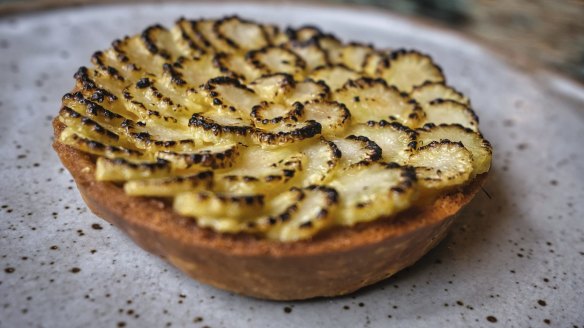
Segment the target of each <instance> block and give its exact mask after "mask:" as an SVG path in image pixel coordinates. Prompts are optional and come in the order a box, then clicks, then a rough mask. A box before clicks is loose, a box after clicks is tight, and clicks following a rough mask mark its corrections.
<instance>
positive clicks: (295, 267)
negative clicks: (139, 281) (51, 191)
mask: <svg viewBox="0 0 584 328" xmlns="http://www.w3.org/2000/svg"><path fill="white" fill-rule="evenodd" d="M92 63H93V65H92V66H91V67H81V68H80V69H79V70H78V71H77V73H75V75H74V78H75V81H76V84H75V86H74V88H73V89H72V91H71V92H69V93H67V94H65V95H64V96H63V105H62V107H61V109H60V111H59V115H58V116H57V117H56V118H55V120H54V121H53V126H54V131H55V142H54V144H53V146H54V149H55V150H56V152H57V153H58V155H59V157H60V159H61V161H62V162H63V164H64V166H65V167H66V168H67V169H68V170H69V172H70V173H71V174H72V175H73V178H74V179H75V182H76V184H77V186H78V189H79V191H80V192H81V195H82V196H83V198H84V200H85V202H86V203H87V205H88V207H89V208H90V209H91V210H92V211H93V212H94V213H95V214H96V215H98V216H100V217H102V218H103V219H105V220H107V221H109V222H111V223H112V224H114V225H116V226H117V227H119V228H121V229H122V230H124V231H125V232H126V233H127V234H128V235H129V236H130V237H131V238H132V239H133V240H134V241H135V242H136V243H137V244H138V245H140V246H141V247H143V248H144V249H146V250H148V251H150V252H152V253H155V254H157V255H159V256H161V257H163V258H165V259H166V260H167V261H169V262H170V263H172V264H173V265H175V266H176V267H178V268H180V269H181V270H182V271H184V272H185V273H187V274H188V275H189V276H191V277H193V278H195V279H197V280H199V281H201V282H203V283H206V284H209V285H212V286H215V287H218V288H222V289H225V290H229V291H233V292H236V293H240V294H244V295H248V296H253V297H258V298H265V299H272V300H298V299H307V298H313V297H319V296H337V295H342V294H347V293H350V292H352V291H355V290H357V289H359V288H361V287H363V286H367V285H369V284H372V283H375V282H377V281H380V280H382V279H384V278H387V277H389V276H391V275H393V274H394V273H396V272H397V271H399V270H401V269H403V268H405V267H407V266H409V265H412V264H413V263H415V262H416V261H417V260H418V259H419V258H420V257H422V256H423V255H424V254H425V253H426V252H428V251H429V250H430V249H431V248H432V247H434V246H435V245H436V244H437V243H438V242H439V241H440V240H441V239H442V238H443V237H444V236H445V234H446V232H447V231H448V228H449V227H450V226H451V224H452V222H453V220H454V215H455V214H456V213H457V212H459V210H460V209H461V208H462V207H463V206H464V205H465V204H467V203H468V202H469V201H470V200H471V199H472V198H473V196H474V195H475V194H476V192H477V191H478V190H479V189H480V187H481V186H482V184H483V182H484V181H485V178H486V176H487V174H488V171H489V168H490V164H491V153H492V149H491V146H490V144H489V142H488V141H487V140H485V139H484V138H483V136H482V135H481V133H480V131H479V121H478V117H477V115H476V114H475V112H474V111H473V109H472V107H471V104H470V100H469V99H468V98H467V97H466V96H465V95H463V94H462V93H460V92H459V91H457V90H455V89H454V88H453V87H451V86H449V85H448V84H446V81H445V77H444V74H443V72H442V70H441V69H440V67H439V66H438V65H437V64H436V63H435V62H434V61H433V59H432V58H431V57H430V56H428V55H426V54H423V53H421V52H418V51H416V50H404V49H392V50H389V49H383V50H379V49H375V48H374V47H373V46H371V45H364V44H359V43H343V42H342V41H340V40H339V39H338V38H337V37H335V36H334V35H332V34H328V33H324V32H322V31H321V30H319V29H318V28H316V27H313V26H303V27H300V28H287V29H285V30H280V29H279V28H278V27H276V26H273V25H266V24H259V23H256V22H252V21H248V20H245V19H241V18H239V17H236V16H231V17H225V18H221V19H216V20H209V19H199V20H187V19H184V18H181V19H179V20H178V21H177V22H176V23H175V25H174V26H173V27H172V28H170V29H167V28H165V27H163V26H160V25H154V26H151V27H148V28H146V29H145V30H144V31H143V32H142V33H141V34H139V35H136V36H132V37H125V38H123V39H120V40H115V41H114V42H113V43H112V47H111V48H109V49H107V50H104V51H98V52H96V53H95V54H94V55H93V56H92Z"/></svg>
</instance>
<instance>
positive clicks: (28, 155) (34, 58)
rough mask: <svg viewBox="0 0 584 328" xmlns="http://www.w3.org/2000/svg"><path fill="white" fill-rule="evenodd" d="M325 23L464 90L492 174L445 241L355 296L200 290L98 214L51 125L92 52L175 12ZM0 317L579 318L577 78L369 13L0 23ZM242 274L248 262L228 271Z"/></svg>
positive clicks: (583, 188)
mask: <svg viewBox="0 0 584 328" xmlns="http://www.w3.org/2000/svg"><path fill="white" fill-rule="evenodd" d="M235 13H237V14H239V15H241V16H244V17H248V18H252V19H255V20H258V21H261V22H268V23H277V24H279V25H293V26H299V25H301V24H306V23H308V24H315V25H318V26H320V27H322V28H323V29H324V30H327V31H334V32H335V33H336V34H338V35H339V36H340V37H342V38H343V39H345V40H363V41H367V42H372V43H374V44H375V45H376V46H377V47H393V48H396V47H406V48H417V49H420V50H422V51H424V52H426V53H429V54H431V55H432V56H433V57H434V58H435V60H436V61H437V62H438V63H440V64H441V65H442V67H443V69H444V71H445V74H446V76H447V78H448V83H450V84H451V85H453V86H455V87H456V88H458V89H460V90H461V91H462V92H464V93H465V94H467V95H468V96H470V98H471V99H472V103H473V107H474V109H475V110H476V111H477V112H478V114H479V116H480V118H481V130H482V131H484V134H485V136H486V138H487V139H489V140H490V141H491V142H492V144H493V146H494V164H493V170H492V174H491V176H490V179H489V181H488V183H487V184H486V186H485V188H484V189H485V190H484V192H482V193H480V194H479V195H478V196H477V197H476V198H475V200H474V201H473V202H472V203H471V204H470V205H469V206H468V207H467V208H466V209H465V210H464V211H463V212H462V213H461V217H460V220H459V221H458V222H459V223H458V225H457V226H456V227H455V229H454V230H453V231H452V233H451V234H450V235H449V236H448V237H447V238H446V240H444V241H443V242H442V243H441V244H440V245H439V246H438V247H437V248H436V249H434V250H433V251H431V252H430V253H429V254H428V255H427V256H425V257H424V258H423V259H422V260H421V261H419V262H418V263H416V264H415V265H414V266H412V267H411V268H409V269H406V270H405V271H403V272H400V273H399V274H397V275H396V276H394V277H392V278H390V279H388V280H386V281H383V282H381V283H378V284H376V285H374V286H371V287H368V288H365V289H363V290H361V291H359V292H357V293H354V294H352V295H349V296H345V297H339V298H333V299H316V300H310V301H304V302H284V303H282V302H268V301H260V300H255V299H251V298H247V297H242V296H238V295H234V294H231V293H227V292H223V291H220V290H217V289H214V288H212V287H208V286H205V285H201V284H199V283H197V282H196V281H194V280H191V279H189V278H187V277H186V276H185V275H183V274H182V273H181V272H179V271H178V270H176V269H174V268H173V267H171V266H170V265H168V264H166V263H165V262H164V261H162V260H161V259H159V258H157V257H156V256H153V255H150V254H148V253H146V252H145V251H143V250H141V249H140V248H138V247H137V246H136V245H134V243H132V242H131V241H130V240H129V239H128V238H127V237H126V236H125V235H123V234H122V233H121V232H120V231H119V230H118V229H116V228H115V227H113V226H110V225H109V224H106V223H105V221H102V220H101V219H99V218H97V217H96V216H94V215H93V214H91V213H90V212H89V211H88V210H87V208H86V207H85V205H84V203H83V201H82V199H81V198H80V196H79V193H78V192H77V191H76V188H75V186H74V183H73V180H72V179H71V176H70V175H69V174H68V173H67V172H66V171H64V169H63V168H62V166H61V164H60V162H59V160H58V159H57V156H56V155H55V153H54V152H53V150H52V149H51V142H52V139H51V138H52V129H51V125H50V120H51V118H52V117H54V115H56V113H57V111H58V109H59V106H60V97H61V95H63V94H64V93H65V92H66V91H67V90H69V89H70V88H71V87H72V86H73V83H74V81H73V79H72V75H73V73H74V72H75V70H76V69H77V68H78V67H79V66H81V65H88V64H89V58H90V55H91V54H92V52H93V51H95V50H97V49H104V48H107V47H108V46H109V43H110V41H111V40H113V39H115V38H119V37H121V36H123V35H125V34H129V35H131V34H135V33H138V32H139V31H141V30H142V29H143V28H144V27H146V26H147V25H150V24H153V23H156V22H159V23H163V24H165V25H167V26H169V25H170V24H172V22H173V21H174V20H175V19H177V18H178V17H180V16H186V17H189V18H198V17H220V16H223V15H226V14H235ZM0 72H2V73H1V76H2V78H1V79H0V114H1V119H0V141H1V142H0V154H2V159H1V160H0V187H1V189H0V190H1V195H0V216H1V220H0V327H25V326H31V327H63V326H70V327H116V326H117V327H123V326H126V327H133V326H136V327H142V326H152V327H162V326H173V327H176V326H179V327H182V326H193V327H205V326H208V327H315V326H319V327H323V328H324V327H387V326H392V327H442V326H447V327H468V326H475V327H481V326H484V327H490V326H497V325H498V326H505V327H512V326H515V327H522V326H534V327H537V326H547V325H548V324H550V325H553V326H558V327H572V326H575V327H582V325H583V324H584V314H583V312H582V309H583V308H584V274H582V273H583V272H584V237H583V236H584V231H583V226H584V225H583V223H582V216H583V215H584V202H582V199H584V183H583V182H584V147H583V146H582V142H583V141H584V110H583V109H584V89H583V88H582V86H581V85H578V84H576V83H573V82H571V81H569V80H567V79H564V78H562V77H560V76H556V75H554V74H552V73H550V72H547V71H545V70H542V69H537V68H530V69H529V70H526V69H523V70H520V69H518V68H516V67H514V66H511V65H510V64H508V63H507V61H506V60H505V56H504V55H500V54H499V53H498V52H496V51H493V50H492V49H490V48H488V47H485V46H483V45H481V44H479V43H476V42H474V41H473V40H471V39H468V38H466V37H464V36H461V35H459V34H456V33H453V32H450V31H447V30H443V29H439V28H436V27H433V26H429V25H424V24H420V23H417V22H414V21H411V20H407V19H404V18H401V17H398V16H394V15H390V14H387V13H385V12H383V11H379V10H373V9H359V8H353V7H333V6H315V5H306V4H297V5H293V4H271V3H258V4H253V3H224V2H220V3H219V4H210V3H175V4H135V5H104V6H95V7H77V8H68V9H55V10H50V11H44V12H42V11H39V12H34V13H29V14H19V15H16V16H11V17H6V16H5V17H2V18H0ZM233 274H237V272H234V273H233Z"/></svg>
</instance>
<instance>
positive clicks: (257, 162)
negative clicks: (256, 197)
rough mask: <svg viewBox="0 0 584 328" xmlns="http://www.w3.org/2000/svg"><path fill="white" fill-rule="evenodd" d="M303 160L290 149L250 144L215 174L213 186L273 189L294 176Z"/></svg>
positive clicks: (249, 191) (244, 190)
mask: <svg viewBox="0 0 584 328" xmlns="http://www.w3.org/2000/svg"><path fill="white" fill-rule="evenodd" d="M305 163H306V159H305V156H304V155H302V154H300V153H298V152H296V151H294V150H291V149H283V148H278V149H275V150H272V149H263V148H261V147H258V146H250V147H248V148H247V149H246V150H244V151H242V152H241V156H240V157H239V159H238V161H237V163H236V164H235V165H234V166H233V167H232V168H231V169H229V170H227V171H225V172H222V173H219V174H217V177H216V186H217V188H218V189H219V190H221V191H224V192H229V193H232V194H237V195H245V194H263V193H275V192H277V191H278V190H283V189H284V188H285V187H286V186H287V184H288V183H289V182H291V181H292V180H293V179H295V178H298V176H299V173H300V172H301V171H303V170H304V165H305Z"/></svg>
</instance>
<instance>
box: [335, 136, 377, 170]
mask: <svg viewBox="0 0 584 328" xmlns="http://www.w3.org/2000/svg"><path fill="white" fill-rule="evenodd" d="M332 142H333V143H334V144H335V145H336V146H337V148H338V149H339V151H340V153H341V161H340V167H341V168H347V167H349V166H352V165H355V164H356V165H368V164H369V163H371V162H375V161H378V160H380V159H381V153H382V150H381V148H380V147H379V146H378V145H377V144H376V143H375V142H373V141H371V140H370V139H369V138H367V137H364V136H355V135H350V136H348V137H346V138H344V139H334V140H332Z"/></svg>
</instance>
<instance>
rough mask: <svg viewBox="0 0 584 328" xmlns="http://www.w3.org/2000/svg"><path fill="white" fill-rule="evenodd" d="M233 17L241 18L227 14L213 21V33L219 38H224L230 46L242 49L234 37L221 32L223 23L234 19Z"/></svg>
mask: <svg viewBox="0 0 584 328" xmlns="http://www.w3.org/2000/svg"><path fill="white" fill-rule="evenodd" d="M232 19H236V20H239V17H237V16H227V17H223V18H222V19H219V20H216V21H215V22H214V23H213V27H212V30H213V33H214V34H215V36H216V37H217V39H219V40H222V41H223V42H225V43H226V44H227V45H228V46H229V47H231V48H233V49H235V50H238V49H240V46H239V45H238V44H237V42H235V41H234V40H233V39H231V38H229V37H227V36H226V35H225V34H223V33H222V32H221V25H222V24H223V23H225V22H227V21H228V20H232Z"/></svg>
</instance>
